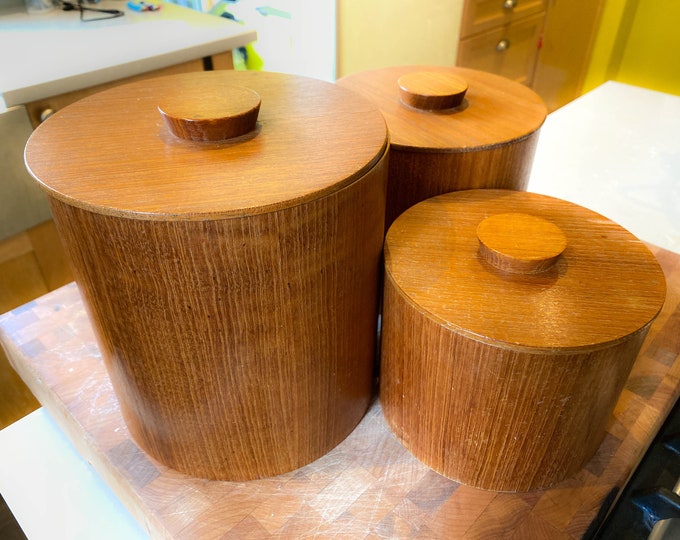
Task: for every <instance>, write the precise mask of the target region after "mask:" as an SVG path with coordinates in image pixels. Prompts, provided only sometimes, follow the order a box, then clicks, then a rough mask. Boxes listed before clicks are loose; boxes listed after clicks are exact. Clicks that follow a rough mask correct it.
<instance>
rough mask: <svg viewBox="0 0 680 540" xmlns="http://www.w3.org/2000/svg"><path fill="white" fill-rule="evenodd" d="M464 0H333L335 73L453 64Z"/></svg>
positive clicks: (339, 75) (338, 74)
mask: <svg viewBox="0 0 680 540" xmlns="http://www.w3.org/2000/svg"><path fill="white" fill-rule="evenodd" d="M463 1H464V0H337V25H338V26H337V76H338V77H342V76H344V75H349V74H351V73H355V72H358V71H364V70H368V69H376V68H381V67H387V66H393V65H403V64H428V65H449V66H453V65H455V63H456V54H457V51H458V37H459V35H460V23H461V17H462V12H463Z"/></svg>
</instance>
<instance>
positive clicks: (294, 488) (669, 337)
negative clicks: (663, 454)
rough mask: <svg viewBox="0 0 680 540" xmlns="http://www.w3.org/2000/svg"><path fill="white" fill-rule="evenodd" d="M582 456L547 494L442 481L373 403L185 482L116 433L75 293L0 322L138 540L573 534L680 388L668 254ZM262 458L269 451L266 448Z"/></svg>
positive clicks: (17, 362) (679, 323)
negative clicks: (283, 449) (259, 472)
mask: <svg viewBox="0 0 680 540" xmlns="http://www.w3.org/2000/svg"><path fill="white" fill-rule="evenodd" d="M651 249H652V251H653V252H654V253H655V255H656V256H657V258H658V260H659V262H660V263H661V265H662V267H663V269H664V272H665V274H666V279H667V281H668V296H667V299H666V304H665V306H664V309H663V311H662V313H661V315H660V316H659V318H658V319H657V321H656V322H655V323H654V325H653V327H652V329H651V330H650V333H649V335H648V337H647V340H646V341H645V344H644V345H643V349H642V351H641V354H640V356H639V358H638V360H637V362H636V364H635V366H634V368H633V371H632V373H631V376H630V379H629V380H628V383H627V385H626V388H625V390H624V391H623V393H622V395H621V398H620V400H619V402H618V405H617V407H616V410H615V412H614V416H613V418H612V420H611V422H610V424H609V426H608V432H607V435H606V437H605V439H604V441H603V443H602V445H601V447H600V449H599V450H598V452H597V454H596V455H595V456H594V457H593V459H592V460H591V461H590V462H589V463H588V464H587V465H586V466H585V467H584V468H583V469H582V470H581V471H580V472H579V473H578V474H576V475H575V476H574V477H572V478H569V479H567V480H565V481H563V482H562V483H560V484H559V485H557V486H555V487H554V488H552V489H548V490H543V491H534V492H529V493H494V492H489V491H483V490H479V489H475V488H472V487H469V486H465V485H461V484H458V483H456V482H453V481H451V480H448V479H446V478H444V477H442V476H440V475H438V474H437V473H435V472H433V471H431V470H430V469H429V468H428V467H426V466H425V465H423V464H422V463H420V462H419V461H418V460H416V459H415V458H414V457H413V456H412V455H410V454H409V453H408V451H406V450H405V449H404V448H403V446H402V445H401V444H400V443H399V442H398V441H397V439H396V438H395V437H394V436H393V435H392V433H391V432H390V430H389V428H388V427H387V424H386V423H385V420H384V418H383V415H382V411H381V408H380V404H379V402H378V401H377V400H375V401H374V402H373V403H372V405H371V407H370V408H369V410H368V412H367V414H366V415H365V417H364V419H363V420H362V422H361V423H360V424H359V426H358V427H357V428H356V429H355V430H354V431H353V432H352V434H351V435H350V436H349V437H348V438H347V439H346V440H345V441H344V442H342V443H341V444H340V445H339V446H337V447H336V448H335V449H334V450H332V451H331V452H330V453H328V454H327V455H325V456H324V457H322V458H320V459H318V460H317V461H315V462H313V463H311V464H309V465H307V466H305V467H303V468H301V469H299V470H296V471H293V472H290V473H287V474H283V475H280V476H277V477H274V478H267V479H264V480H256V481H250V482H218V481H207V480H201V479H195V478H191V477H188V476H185V475H182V474H179V473H177V472H175V471H173V470H170V469H168V468H167V467H164V466H163V465H161V464H159V463H158V462H156V461H154V460H153V459H152V458H150V457H149V456H147V455H146V454H145V453H144V452H143V451H142V450H140V449H139V447H138V446H137V445H136V444H135V443H134V441H133V440H132V439H131V438H130V435H129V432H128V431H127V429H126V427H125V424H124V422H123V419H122V417H121V414H120V409H119V404H118V401H117V399H116V397H115V396H114V394H113V390H112V388H111V384H110V382H109V379H108V376H107V374H106V371H105V369H104V366H103V363H102V360H101V355H100V352H99V349H98V347H97V344H96V342H95V339H94V336H93V333H92V328H91V326H90V322H89V320H88V317H87V314H86V312H85V310H84V307H83V304H82V301H81V297H80V295H79V292H78V289H77V287H76V285H75V284H69V285H67V286H65V287H63V288H61V289H59V290H57V291H54V292H52V293H50V294H47V295H45V296H43V297H41V298H39V299H37V300H36V301H34V302H31V303H29V304H27V305H24V306H22V307H20V308H18V309H15V310H14V311H12V312H9V313H7V314H5V315H3V316H1V317H0V340H2V343H3V345H4V347H5V348H6V350H7V352H8V356H9V358H10V361H11V362H12V364H13V365H14V367H15V369H16V370H17V371H18V372H19V374H20V375H21V377H22V378H23V379H24V381H25V382H26V383H27V384H28V385H29V387H30V388H31V389H32V391H33V392H34V393H35V395H36V397H37V398H38V399H39V400H40V401H41V403H42V404H43V406H44V407H45V408H46V409H47V411H48V412H49V413H50V414H51V416H52V417H53V418H54V420H55V421H56V423H57V424H58V425H59V426H60V427H61V428H62V429H63V430H64V432H65V433H66V434H67V435H68V436H69V437H70V439H71V440H72V441H73V443H74V445H75V446H76V448H77V449H78V451H79V452H80V453H81V455H82V456H83V458H84V459H86V460H87V461H89V462H90V463H92V465H93V466H94V467H95V469H96V470H97V471H98V472H99V473H100V475H101V476H102V477H103V478H104V479H105V480H106V481H107V482H108V483H109V485H110V486H111V488H112V489H113V490H114V492H115V493H116V494H117V495H118V496H119V497H120V499H121V500H122V501H123V502H124V503H125V505H126V506H127V507H128V508H129V509H130V511H131V513H132V514H133V515H134V516H135V517H136V518H137V519H138V521H139V522H140V523H141V524H142V526H143V527H144V528H146V530H147V531H148V532H149V534H150V536H151V537H152V538H180V539H183V538H186V539H189V538H190V539H204V538H206V539H207V538H238V539H247V538H258V539H259V538H268V537H271V538H296V539H297V538H329V537H332V538H348V539H360V538H375V539H377V538H480V539H481V538H484V539H487V538H517V539H522V540H527V539H532V538H536V539H545V538H551V539H553V540H559V539H576V538H581V537H582V536H583V535H584V534H585V533H586V532H587V531H589V530H592V528H593V527H594V526H595V524H596V523H597V522H598V520H599V519H600V518H601V516H602V515H603V514H604V513H606V511H607V509H608V508H609V507H610V505H611V504H612V502H613V501H614V500H615V498H616V496H617V494H618V493H619V492H620V490H621V488H622V487H623V485H624V484H625V483H626V481H627V479H628V478H629V475H630V474H631V471H632V470H633V469H634V468H635V467H636V466H637V464H638V462H639V460H640V458H641V456H642V455H643V454H644V452H645V450H646V449H647V447H648V446H649V444H650V442H651V440H652V438H653V437H654V435H655V434H656V432H657V431H658V430H659V428H660V426H661V424H662V422H663V420H664V418H665V417H666V415H667V414H668V411H669V410H670V409H671V408H672V406H673V404H674V403H675V400H676V398H677V396H678V394H679V393H680V356H679V355H680V255H677V254H675V253H672V252H669V251H665V250H662V249H659V248H655V247H652V248H651ZM274 451H275V449H274Z"/></svg>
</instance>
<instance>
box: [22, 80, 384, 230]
mask: <svg viewBox="0 0 680 540" xmlns="http://www.w3.org/2000/svg"><path fill="white" fill-rule="evenodd" d="M386 150H387V130H386V126H385V121H384V119H383V117H382V116H381V114H380V111H379V110H378V109H377V107H376V106H375V105H374V104H372V103H370V102H369V101H367V100H365V99H364V98H362V97H361V96H358V95H357V94H355V93H354V92H351V91H349V90H347V89H344V88H341V87H338V86H337V85H334V84H332V83H328V82H324V81H319V80H315V79H311V78H306V77H299V76H295V75H286V74H280V73H266V72H252V71H231V70H224V71H210V72H197V73H187V74H180V75H171V76H166V77H160V78H156V79H147V80H142V81H139V82H135V83H130V84H126V85H121V86H117V87H115V88H112V89H109V90H106V91H104V92H101V93H99V94H95V95H93V96H90V97H87V98H85V99H83V100H81V101H78V102H76V103H74V104H72V105H69V106H68V107H65V108H64V109H62V110H61V111H59V112H58V113H56V114H55V115H54V116H52V117H51V118H49V119H48V120H47V121H46V122H44V123H43V124H42V125H40V126H39V127H38V128H37V129H36V130H35V132H34V133H33V135H32V136H31V138H30V139H29V141H28V144H27V147H26V154H25V157H26V163H27V166H28V168H29V170H30V172H31V173H32V174H33V176H34V177H35V178H36V179H37V180H38V181H39V182H40V183H41V184H42V186H43V187H44V188H45V189H46V190H47V192H48V193H49V194H50V195H52V196H54V197H56V198H58V199H60V200H62V201H64V202H66V203H68V204H71V205H74V206H78V207H81V208H85V209H88V210H91V211H94V212H97V213H102V214H112V215H119V216H126V217H131V218H136V219H150V220H153V219H162V220H193V219H213V218H222V217H238V216H244V215H252V214H258V213H262V212H269V211H274V210H279V209H283V208H286V207H291V206H296V205H299V204H304V203H305V202H308V201H311V200H314V199H317V198H320V197H323V196H326V195H329V194H331V193H334V192H336V191H338V190H340V189H342V188H343V187H346V186H348V185H350V184H351V183H353V182H354V181H356V180H357V179H359V178H361V177H363V176H364V175H365V174H366V173H367V172H368V171H369V170H371V169H372V167H373V166H374V165H375V164H376V163H377V162H378V160H380V159H381V157H382V156H383V154H384V153H385V152H386Z"/></svg>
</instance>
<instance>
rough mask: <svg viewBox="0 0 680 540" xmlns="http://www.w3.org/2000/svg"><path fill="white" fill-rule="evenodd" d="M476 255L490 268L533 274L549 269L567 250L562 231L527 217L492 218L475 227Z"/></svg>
mask: <svg viewBox="0 0 680 540" xmlns="http://www.w3.org/2000/svg"><path fill="white" fill-rule="evenodd" d="M477 238H478V239H479V253H480V255H481V256H482V257H483V258H484V259H485V260H486V261H487V262H489V263H490V264H492V265H493V266H495V267H496V268H498V269H499V270H503V271H505V272H510V273H513V274H535V273H538V272H543V271H545V270H548V269H549V268H550V267H552V266H553V265H554V264H555V262H556V261H557V259H558V258H559V256H560V255H561V254H562V252H563V251H564V250H565V248H566V247H567V238H566V236H565V235H564V233H563V232H562V230H561V229H560V228H559V227H558V226H557V225H555V224H554V223H551V222H550V221H548V220H546V219H543V218H540V217H537V216H532V215H529V214H519V213H508V214H496V215H493V216H490V217H488V218H486V219H484V220H483V221H482V222H481V223H479V225H478V226H477Z"/></svg>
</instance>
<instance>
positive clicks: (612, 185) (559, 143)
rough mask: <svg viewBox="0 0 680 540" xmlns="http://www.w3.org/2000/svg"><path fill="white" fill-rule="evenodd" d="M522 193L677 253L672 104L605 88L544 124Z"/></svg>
mask: <svg viewBox="0 0 680 540" xmlns="http://www.w3.org/2000/svg"><path fill="white" fill-rule="evenodd" d="M529 190H530V191H534V192H537V193H543V194H546V195H552V196H554V197H559V198H561V199H564V200H568V201H571V202H574V203H577V204H580V205H581V206H585V207H586V208H589V209H591V210H594V211H595V212H598V213H600V214H602V215H604V216H605V217H608V218H609V219H611V220H613V221H615V222H617V223H618V224H619V225H621V226H623V227H625V228H626V229H628V230H629V231H630V232H632V233H633V234H634V235H636V236H637V237H638V238H640V239H641V240H644V241H646V242H649V243H651V244H654V245H656V246H659V247H662V248H665V249H668V250H670V251H674V252H676V253H680V97H679V96H674V95H670V94H663V93H661V92H655V91H652V90H647V89H644V88H638V87H635V86H630V85H626V84H622V83H617V82H611V81H610V82H607V83H605V84H603V85H602V86H600V87H598V88H596V89H595V90H593V91H592V92H589V93H587V94H585V95H583V96H581V97H580V98H578V99H576V100H575V101H572V102H571V103H569V104H567V105H565V106H564V107H562V108H560V109H558V110H556V111H555V112H553V113H552V114H550V115H549V116H548V119H547V120H546V123H545V125H544V127H543V129H542V130H541V134H540V136H539V140H538V147H537V149H536V157H535V159H534V164H533V168H532V172H531V179H530V181H529Z"/></svg>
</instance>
